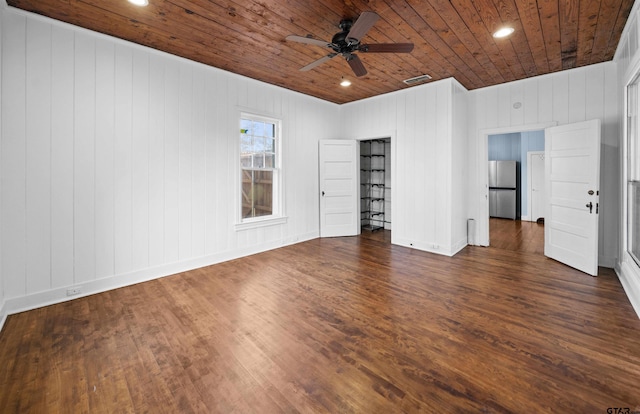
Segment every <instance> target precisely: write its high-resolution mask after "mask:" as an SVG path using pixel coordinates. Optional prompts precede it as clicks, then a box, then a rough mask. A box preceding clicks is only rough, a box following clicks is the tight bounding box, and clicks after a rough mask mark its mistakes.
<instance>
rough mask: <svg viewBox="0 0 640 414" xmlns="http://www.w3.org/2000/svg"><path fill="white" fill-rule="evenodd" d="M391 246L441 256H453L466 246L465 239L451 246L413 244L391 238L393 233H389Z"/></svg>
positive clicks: (410, 241)
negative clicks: (394, 245) (395, 245)
mask: <svg viewBox="0 0 640 414" xmlns="http://www.w3.org/2000/svg"><path fill="white" fill-rule="evenodd" d="M391 237H392V240H391V242H392V243H393V244H397V245H398V246H404V247H408V248H410V249H417V250H422V251H424V252H429V253H435V254H441V255H443V256H449V257H451V256H453V255H455V254H456V253H458V252H459V251H460V250H462V249H464V248H465V247H466V246H467V238H466V237H465V238H464V239H462V240H460V241H459V242H458V243H456V244H454V245H453V246H440V245H438V244H436V243H423V242H415V241H412V240H407V239H398V238H393V232H391Z"/></svg>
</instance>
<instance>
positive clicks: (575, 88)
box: [468, 62, 622, 267]
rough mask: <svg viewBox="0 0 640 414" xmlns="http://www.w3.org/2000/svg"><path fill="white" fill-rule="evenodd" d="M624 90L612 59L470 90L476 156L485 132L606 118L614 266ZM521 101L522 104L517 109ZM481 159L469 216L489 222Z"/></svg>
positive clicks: (607, 213) (604, 203)
mask: <svg viewBox="0 0 640 414" xmlns="http://www.w3.org/2000/svg"><path fill="white" fill-rule="evenodd" d="M619 89H620V88H619V85H618V80H617V76H616V64H615V63H612V62H608V63H601V64H597V65H591V66H586V67H582V68H578V69H572V70H567V71H562V72H558V73H554V74H550V75H544V76H539V77H535V78H529V79H525V80H521V81H516V82H510V83H506V84H502V85H497V86H492V87H489V88H483V89H477V90H473V91H471V92H470V93H469V103H470V107H469V112H470V117H469V123H468V127H469V130H468V136H469V141H468V148H469V153H470V154H478V152H479V151H480V152H482V148H481V147H480V146H481V145H482V139H481V132H482V130H490V129H503V130H504V131H503V132H507V131H509V130H512V131H513V132H517V131H518V129H519V128H521V127H523V128H526V127H527V126H531V125H540V124H545V123H552V122H556V123H557V124H558V125H563V124H568V123H572V122H579V121H584V120H589V119H594V118H599V119H601V120H602V147H601V169H600V170H601V178H600V213H601V215H600V230H599V231H600V234H599V246H600V252H599V259H600V264H601V265H602V266H608V267H613V266H614V264H615V261H616V258H617V255H618V240H619V231H618V223H619V216H620V215H619V206H620V205H619V184H618V183H619V182H620V170H619V148H620V146H619V144H620V135H621V133H622V130H621V128H620V122H619V114H620V112H619V111H620V110H621V107H620V104H619V103H620V102H619V93H620V91H619ZM516 102H520V104H521V106H520V107H517V105H516V107H514V103H516ZM478 162H479V161H478V156H477V155H474V156H471V157H470V158H469V177H468V179H469V183H470V199H469V215H470V217H472V218H474V219H476V221H478V220H487V218H486V217H480V215H481V211H482V210H481V208H480V205H481V203H484V199H485V198H484V194H485V189H484V184H483V181H482V179H481V177H482V175H481V174H480V173H479V171H480V169H479V165H478Z"/></svg>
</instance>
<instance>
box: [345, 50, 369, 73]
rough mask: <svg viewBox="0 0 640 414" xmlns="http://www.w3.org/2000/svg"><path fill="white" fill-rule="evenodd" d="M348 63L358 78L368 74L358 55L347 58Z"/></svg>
mask: <svg viewBox="0 0 640 414" xmlns="http://www.w3.org/2000/svg"><path fill="white" fill-rule="evenodd" d="M347 62H348V63H349V66H351V70H352V71H353V73H355V75H356V76H364V75H366V74H367V69H365V67H364V65H363V64H362V61H361V60H360V58H359V57H358V56H356V55H349V56H348V57H347Z"/></svg>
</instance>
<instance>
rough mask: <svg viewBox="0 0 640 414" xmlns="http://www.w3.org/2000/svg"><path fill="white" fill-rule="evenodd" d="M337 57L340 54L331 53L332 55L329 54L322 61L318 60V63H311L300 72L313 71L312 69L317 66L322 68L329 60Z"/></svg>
mask: <svg viewBox="0 0 640 414" xmlns="http://www.w3.org/2000/svg"><path fill="white" fill-rule="evenodd" d="M336 56H338V54H337V53H330V54H328V55H327V56H325V57H321V58H320V59H318V60H316V61H314V62H311V63H309V64H308V65H307V66H305V67H302V68H300V71H301V72H306V71H308V70H311V69H313V68H315V67H316V66H320V65H321V64H323V63H324V62H326V61H327V60H331V59H333V58H334V57H336Z"/></svg>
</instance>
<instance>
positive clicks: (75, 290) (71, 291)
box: [67, 286, 82, 296]
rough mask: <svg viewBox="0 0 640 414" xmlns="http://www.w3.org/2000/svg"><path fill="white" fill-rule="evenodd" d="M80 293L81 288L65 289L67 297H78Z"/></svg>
mask: <svg viewBox="0 0 640 414" xmlns="http://www.w3.org/2000/svg"><path fill="white" fill-rule="evenodd" d="M80 292H82V287H81V286H76V287H72V288H69V289H67V296H74V295H78V294H80Z"/></svg>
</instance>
